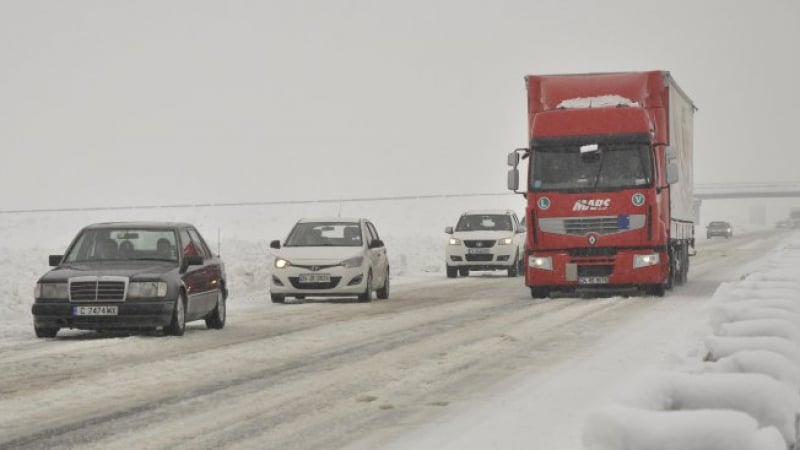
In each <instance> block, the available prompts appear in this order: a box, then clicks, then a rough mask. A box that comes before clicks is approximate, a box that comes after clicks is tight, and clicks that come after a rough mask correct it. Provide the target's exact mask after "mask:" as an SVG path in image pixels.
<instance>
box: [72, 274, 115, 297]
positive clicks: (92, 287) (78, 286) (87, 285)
mask: <svg viewBox="0 0 800 450" xmlns="http://www.w3.org/2000/svg"><path fill="white" fill-rule="evenodd" d="M127 285H128V279H127V278H123V277H80V278H73V279H71V280H70V282H69V299H70V301H73V302H95V301H117V302H121V301H124V300H125V293H126V290H127Z"/></svg>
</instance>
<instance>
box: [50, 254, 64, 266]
mask: <svg viewBox="0 0 800 450" xmlns="http://www.w3.org/2000/svg"><path fill="white" fill-rule="evenodd" d="M62 259H64V255H50V257H49V259H48V262H49V263H50V267H56V266H58V265H59V264H61V260H62Z"/></svg>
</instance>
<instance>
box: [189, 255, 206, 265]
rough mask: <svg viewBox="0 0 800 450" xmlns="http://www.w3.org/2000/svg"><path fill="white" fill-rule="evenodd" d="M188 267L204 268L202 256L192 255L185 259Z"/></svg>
mask: <svg viewBox="0 0 800 450" xmlns="http://www.w3.org/2000/svg"><path fill="white" fill-rule="evenodd" d="M185 261H186V265H187V266H202V265H203V257H202V256H200V255H192V256H187V257H186V258H185Z"/></svg>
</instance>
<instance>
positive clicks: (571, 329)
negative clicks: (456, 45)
mask: <svg viewBox="0 0 800 450" xmlns="http://www.w3.org/2000/svg"><path fill="white" fill-rule="evenodd" d="M780 239H781V235H780V234H772V233H764V234H753V235H743V236H740V237H737V238H734V239H732V240H730V241H712V242H704V243H703V244H704V247H703V249H704V250H705V251H704V252H701V254H700V255H699V256H697V257H696V258H694V259H693V261H692V264H693V268H692V275H691V278H692V279H691V281H690V282H689V284H687V285H686V286H684V287H682V288H680V289H676V290H675V291H673V292H671V293H670V294H669V295H668V296H667V297H665V298H663V299H654V298H621V297H614V298H607V299H594V300H585V299H578V298H556V299H546V300H537V301H533V300H531V299H530V297H529V293H528V291H527V289H526V288H525V287H524V286H523V282H522V279H521V278H506V277H504V276H500V275H497V274H491V273H489V274H486V275H483V276H481V275H477V276H473V277H470V278H468V279H456V280H441V281H428V282H422V283H415V284H406V285H396V286H395V287H393V290H392V297H391V299H390V300H388V301H374V302H373V303H370V304H359V303H351V302H349V301H341V302H340V301H323V302H306V303H302V304H294V305H272V304H270V303H269V300H268V297H267V295H266V293H265V292H264V293H258V295H260V296H261V297H263V300H264V307H263V308H254V309H250V310H247V311H246V314H245V312H244V311H242V314H240V315H233V314H232V315H230V316H229V318H228V320H229V322H228V325H227V326H226V328H225V329H224V330H222V331H212V330H205V329H204V328H205V327H204V326H202V325H201V324H191V325H190V326H189V327H188V329H187V334H186V335H185V336H184V337H183V338H172V337H168V338H165V337H157V336H147V335H136V336H124V335H109V334H99V335H98V334H94V333H75V334H70V335H66V336H64V337H59V338H56V339H53V340H43V341H25V342H23V343H20V344H19V345H17V346H12V347H4V348H2V349H0V447H13V448H52V447H59V446H67V447H72V446H80V447H84V448H85V447H89V448H131V447H143V446H145V447H148V448H166V447H173V448H174V447H177V448H218V447H221V446H224V447H233V448H340V447H347V446H351V447H357V448H358V447H361V448H369V447H375V446H379V445H382V444H383V445H389V446H391V443H392V442H402V441H397V439H399V438H400V437H403V438H405V439H411V440H412V442H417V441H413V439H414V437H415V436H416V433H417V432H418V430H419V425H420V424H423V423H425V422H428V421H430V420H431V419H432V418H437V417H442V414H445V413H446V414H454V413H455V412H457V411H462V410H469V408H471V407H480V404H481V401H483V400H485V399H486V398H488V396H489V395H491V392H493V390H494V389H497V385H498V383H500V382H504V381H507V380H513V379H516V378H519V377H522V376H528V375H530V374H536V373H540V372H543V371H548V370H549V371H550V372H551V375H552V371H553V370H556V372H555V373H556V375H557V374H558V371H557V369H558V368H559V367H562V366H563V367H567V368H568V367H570V362H571V361H577V360H580V359H581V358H586V357H587V356H589V355H591V354H593V353H595V352H597V350H598V349H597V348H596V346H597V345H598V342H600V341H602V340H604V339H606V340H607V339H612V341H613V337H614V334H615V333H616V332H617V330H620V329H623V328H625V327H626V325H630V324H633V323H638V322H646V321H657V319H658V314H659V312H663V311H665V310H671V311H674V310H679V309H681V308H689V309H692V310H694V309H696V308H699V307H701V306H703V304H704V303H705V302H706V301H707V300H708V299H709V298H710V297H711V295H712V294H713V292H714V290H715V289H716V286H717V285H718V284H719V282H721V281H726V280H730V279H733V278H734V277H736V276H738V274H739V273H741V272H743V271H746V267H744V264H745V263H746V262H748V261H752V260H753V259H754V258H757V257H759V256H761V255H763V254H764V253H766V252H767V251H769V249H771V248H772V247H774V246H775V245H777V243H778V242H779V240H780ZM757 241H760V242H758V243H757V244H755V242H757ZM231 301H232V302H235V301H236V299H235V297H234V298H232V299H231ZM641 328H643V327H637V329H641ZM641 332H642V333H646V332H647V331H646V330H642V331H641ZM636 337H637V336H636V335H635V333H634V334H633V335H630V334H629V335H626V339H636ZM613 356H614V354H613V352H612V358H611V359H612V360H613ZM613 363H614V362H613V361H609V364H613ZM584 381H587V378H586V376H585V375H584ZM553 400H554V401H557V399H553ZM434 434H435V433H434ZM574 434H575V436H576V437H579V435H580V429H579V428H576V429H574ZM421 436H423V437H422V438H420V439H421V440H420V441H418V442H417V443H420V444H424V443H425V442H426V441H425V439H424V434H423V435H421ZM439 443H441V442H439ZM423 446H424V445H423Z"/></svg>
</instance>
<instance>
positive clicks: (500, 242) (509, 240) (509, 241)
mask: <svg viewBox="0 0 800 450" xmlns="http://www.w3.org/2000/svg"><path fill="white" fill-rule="evenodd" d="M513 243H514V238H510V237H507V238H503V239H498V240H497V245H511V244H513Z"/></svg>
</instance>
